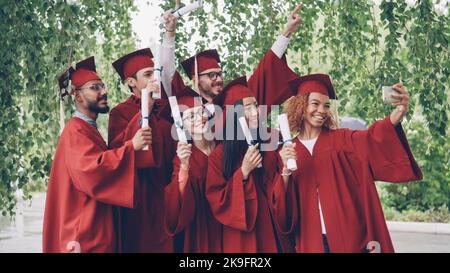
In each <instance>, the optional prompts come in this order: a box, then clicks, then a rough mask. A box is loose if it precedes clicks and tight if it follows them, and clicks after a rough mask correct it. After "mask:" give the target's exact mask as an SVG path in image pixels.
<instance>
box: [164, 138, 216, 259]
mask: <svg viewBox="0 0 450 273" xmlns="http://www.w3.org/2000/svg"><path fill="white" fill-rule="evenodd" d="M180 164H181V162H180V159H179V158H178V157H177V156H175V157H174V159H173V166H174V169H173V175H172V182H171V183H170V184H169V185H168V186H166V189H165V191H166V195H165V202H166V206H165V212H166V215H165V224H166V230H167V232H168V233H169V234H170V235H172V236H175V235H177V234H179V233H184V242H183V252H185V253H221V252H222V225H221V224H220V223H219V222H218V221H217V220H216V219H215V218H214V216H213V215H212V212H211V208H210V207H209V203H208V200H206V196H205V184H206V174H207V172H206V171H207V166H208V156H207V155H205V154H204V153H203V152H202V151H200V150H199V149H198V148H197V147H195V145H192V154H191V157H190V159H189V177H188V180H187V182H186V183H187V184H186V186H185V190H184V192H183V194H180V191H179V182H178V173H179V170H180Z"/></svg>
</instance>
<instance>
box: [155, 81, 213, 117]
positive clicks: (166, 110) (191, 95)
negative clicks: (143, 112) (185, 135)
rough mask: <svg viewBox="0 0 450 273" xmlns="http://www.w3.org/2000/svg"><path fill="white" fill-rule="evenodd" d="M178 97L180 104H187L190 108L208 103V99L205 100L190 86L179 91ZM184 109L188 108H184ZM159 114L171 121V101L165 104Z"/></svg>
mask: <svg viewBox="0 0 450 273" xmlns="http://www.w3.org/2000/svg"><path fill="white" fill-rule="evenodd" d="M176 97H177V102H178V105H185V106H187V107H189V108H192V107H195V106H201V105H202V104H204V103H206V100H204V99H203V98H202V97H201V96H200V95H199V94H198V93H197V92H195V91H194V90H192V89H191V88H189V87H186V88H185V89H184V90H183V91H182V92H178V94H177V95H176ZM180 110H181V109H180ZM183 110H186V109H184V108H183ZM159 116H161V117H163V118H165V119H166V120H169V121H170V119H171V117H172V111H171V109H170V104H169V103H167V104H165V105H164V107H163V108H162V109H161V111H160V112H159Z"/></svg>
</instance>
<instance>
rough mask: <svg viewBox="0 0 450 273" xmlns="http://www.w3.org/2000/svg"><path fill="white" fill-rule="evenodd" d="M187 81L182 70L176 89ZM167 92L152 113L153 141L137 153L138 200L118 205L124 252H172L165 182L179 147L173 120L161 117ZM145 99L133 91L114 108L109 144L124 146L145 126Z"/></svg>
mask: <svg viewBox="0 0 450 273" xmlns="http://www.w3.org/2000/svg"><path fill="white" fill-rule="evenodd" d="M184 88H185V85H184V83H183V80H182V78H181V76H180V75H179V73H178V72H176V73H175V74H174V78H173V80H172V92H173V93H174V94H176V93H177V92H180V90H184ZM166 98H167V96H166V94H165V93H164V92H163V93H162V99H160V100H156V102H155V105H154V106H153V109H152V113H151V115H150V120H149V125H150V127H151V128H152V134H153V144H152V145H151V146H150V147H149V150H148V151H138V152H137V153H136V166H137V168H138V181H139V182H138V183H137V184H138V186H137V187H138V192H137V194H138V196H137V198H136V199H137V200H138V204H137V205H136V208H135V209H132V210H129V209H123V208H116V209H115V225H116V226H117V229H118V230H119V231H120V232H119V238H118V243H119V251H121V252H122V251H124V252H172V250H173V246H172V240H171V238H170V236H168V235H167V234H166V233H165V231H164V228H163V227H164V225H163V217H164V210H163V204H164V186H165V185H166V184H167V183H168V182H169V181H170V174H171V169H170V168H171V167H170V166H171V164H165V163H167V162H169V163H170V161H169V160H171V159H172V157H173V154H174V153H175V151H174V150H173V143H172V144H169V143H170V141H171V140H172V137H171V136H170V124H169V123H168V122H166V121H164V120H161V119H160V118H159V114H160V110H162V109H164V105H165V104H166V103H168V102H167V99H166ZM140 109H141V99H140V98H138V97H136V96H134V95H131V96H130V98H128V100H126V101H125V102H123V103H120V104H118V105H117V106H116V107H115V108H113V109H112V110H111V112H110V116H109V128H108V139H109V147H110V148H114V147H120V146H121V145H122V144H123V143H124V141H125V140H127V139H132V138H133V136H134V134H135V133H136V132H137V130H138V129H139V128H140V127H141V125H140V123H139V122H140V118H141V114H140V113H139V111H140Z"/></svg>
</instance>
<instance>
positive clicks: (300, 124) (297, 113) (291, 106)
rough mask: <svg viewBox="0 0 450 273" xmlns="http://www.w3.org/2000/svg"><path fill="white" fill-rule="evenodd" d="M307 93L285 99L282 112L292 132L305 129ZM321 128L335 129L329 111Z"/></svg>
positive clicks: (333, 119) (334, 123) (299, 131)
mask: <svg viewBox="0 0 450 273" xmlns="http://www.w3.org/2000/svg"><path fill="white" fill-rule="evenodd" d="M308 99H309V93H308V94H303V95H297V96H293V97H292V98H290V99H289V100H287V101H286V104H285V106H284V112H285V113H286V114H287V116H288V122H289V128H290V129H291V131H292V132H295V133H301V132H303V131H304V130H305V121H304V120H305V117H306V109H307V107H308ZM323 128H326V129H336V128H337V123H336V118H335V117H334V115H333V114H332V113H331V112H329V115H328V117H327V119H326V120H325V122H324V124H323Z"/></svg>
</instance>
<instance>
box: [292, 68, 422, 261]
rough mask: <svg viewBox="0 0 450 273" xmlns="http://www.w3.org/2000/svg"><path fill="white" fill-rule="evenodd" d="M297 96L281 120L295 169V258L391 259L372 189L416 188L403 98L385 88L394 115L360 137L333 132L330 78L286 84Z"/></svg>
mask: <svg viewBox="0 0 450 273" xmlns="http://www.w3.org/2000/svg"><path fill="white" fill-rule="evenodd" d="M289 85H290V87H291V90H292V91H293V92H296V93H297V95H296V96H295V97H293V98H292V99H291V100H290V101H289V103H288V105H287V107H286V112H287V115H288V119H289V124H290V127H291V130H293V131H295V132H297V133H298V137H296V138H295V139H294V141H293V143H294V144H295V151H296V156H297V166H298V169H297V170H296V171H294V172H293V173H292V174H291V175H290V176H289V179H290V180H291V181H293V183H294V189H295V191H296V199H297V200H296V202H293V203H292V204H291V206H294V207H298V209H299V221H298V222H297V227H296V228H295V229H294V233H295V236H296V250H297V251H298V252H393V251H394V248H393V246H392V242H391V239H390V236H389V232H388V230H387V227H386V222H385V219H384V216H383V211H382V208H381V204H380V200H379V198H378V194H377V190H376V187H375V183H374V181H377V180H378V181H387V182H407V181H413V180H421V179H422V172H421V170H420V168H419V166H418V165H417V163H416V161H415V160H414V156H413V154H412V152H411V149H410V147H409V145H408V141H407V139H406V136H405V133H404V131H403V129H402V126H401V120H402V118H403V117H404V116H405V114H406V112H407V109H408V104H409V96H408V93H407V92H406V89H405V88H404V87H403V86H402V85H401V84H396V85H394V86H393V88H394V89H395V90H397V92H398V94H397V95H394V97H395V98H397V99H399V101H398V102H396V103H394V104H393V105H394V106H396V108H395V109H394V110H393V111H392V113H391V114H390V115H389V116H387V117H385V118H384V119H382V120H379V121H377V122H375V123H374V124H372V125H371V126H370V128H369V129H368V130H357V131H353V130H350V129H336V126H335V122H334V120H335V119H334V117H333V116H332V114H331V112H330V110H329V108H330V102H329V100H330V99H337V97H336V94H335V91H334V87H333V85H332V83H331V80H330V77H329V76H328V75H325V74H312V75H306V76H302V77H299V78H298V79H296V80H293V81H291V82H290V83H289Z"/></svg>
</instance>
